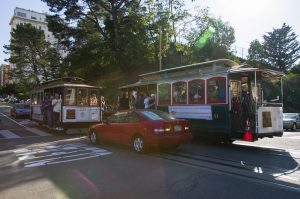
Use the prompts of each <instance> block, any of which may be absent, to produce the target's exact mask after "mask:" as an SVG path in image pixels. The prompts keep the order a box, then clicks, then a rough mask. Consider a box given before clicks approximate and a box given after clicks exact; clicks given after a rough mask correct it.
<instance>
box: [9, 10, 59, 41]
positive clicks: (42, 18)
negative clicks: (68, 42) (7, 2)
mask: <svg viewBox="0 0 300 199" xmlns="http://www.w3.org/2000/svg"><path fill="white" fill-rule="evenodd" d="M46 15H47V14H46V13H39V12H35V11H32V10H26V9H23V8H18V7H16V8H15V10H14V15H13V16H12V18H11V20H10V22H9V25H10V27H11V31H12V29H14V28H16V27H17V25H18V24H24V23H30V24H31V25H32V26H34V27H36V28H38V29H42V30H43V31H44V33H45V39H46V41H49V42H50V43H51V44H53V45H55V44H56V41H57V40H56V39H55V37H54V36H53V34H52V32H50V31H49V30H48V23H47V21H46Z"/></svg>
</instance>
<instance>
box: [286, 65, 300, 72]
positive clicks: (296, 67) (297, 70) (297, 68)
mask: <svg viewBox="0 0 300 199" xmlns="http://www.w3.org/2000/svg"><path fill="white" fill-rule="evenodd" d="M289 72H290V73H294V74H300V64H298V65H296V66H293V68H291V70H290V71H289Z"/></svg>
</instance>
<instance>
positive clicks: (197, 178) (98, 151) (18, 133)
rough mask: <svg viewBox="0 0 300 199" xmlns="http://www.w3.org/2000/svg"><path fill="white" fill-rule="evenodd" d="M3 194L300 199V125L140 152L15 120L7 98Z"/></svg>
mask: <svg viewBox="0 0 300 199" xmlns="http://www.w3.org/2000/svg"><path fill="white" fill-rule="evenodd" d="M0 120H1V122H0V179H1V181H0V198H1V199H6V198H7V199H11V198H24V199H26V198H30V199H33V198H72V199H73V198H300V173H299V161H300V145H299V144H300V131H297V132H285V134H284V136H283V137H281V138H272V139H271V138H265V139H262V140H259V141H257V142H254V143H247V142H237V141H236V142H234V144H233V145H231V146H228V145H216V144H206V143H203V142H199V143H190V144H183V145H181V146H180V147H179V148H178V150H165V151H158V150H152V151H151V152H150V153H147V154H137V153H135V152H133V151H132V150H131V148H129V147H123V146H119V145H111V144H101V145H97V146H94V145H91V144H90V142H89V140H88V139H87V138H86V137H85V136H84V135H61V134H58V133H53V132H49V131H47V130H46V129H43V128H41V127H39V126H38V125H37V124H35V123H32V122H31V121H30V120H28V119H26V118H24V119H17V120H15V119H12V118H11V117H10V116H9V107H8V106H7V104H0Z"/></svg>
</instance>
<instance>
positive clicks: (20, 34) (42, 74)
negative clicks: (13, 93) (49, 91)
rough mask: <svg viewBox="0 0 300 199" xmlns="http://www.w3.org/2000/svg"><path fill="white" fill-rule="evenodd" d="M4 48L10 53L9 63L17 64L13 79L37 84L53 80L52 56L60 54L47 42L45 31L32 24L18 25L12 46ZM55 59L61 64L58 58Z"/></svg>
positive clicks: (13, 34) (12, 37) (12, 39)
mask: <svg viewBox="0 0 300 199" xmlns="http://www.w3.org/2000/svg"><path fill="white" fill-rule="evenodd" d="M4 47H5V49H6V50H7V53H9V52H10V58H9V62H10V63H12V64H15V68H14V69H13V70H12V72H11V75H12V78H13V79H15V80H17V81H18V82H22V81H30V82H32V83H36V84H39V83H40V82H41V81H47V80H49V79H51V76H52V72H53V71H51V70H49V68H51V66H52V63H53V61H51V59H53V57H52V56H51V55H53V54H54V52H55V53H56V54H58V52H56V49H54V48H53V47H51V45H50V43H48V42H46V41H45V34H44V31H43V30H40V29H37V28H35V27H33V26H32V25H31V24H20V25H17V27H16V28H15V29H13V30H12V32H11V41H10V44H9V45H6V46H4ZM54 59H55V61H56V62H59V58H58V57H55V58H54Z"/></svg>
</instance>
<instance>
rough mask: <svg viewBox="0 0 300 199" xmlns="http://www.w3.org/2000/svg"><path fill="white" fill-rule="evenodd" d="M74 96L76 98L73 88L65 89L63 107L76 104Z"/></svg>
mask: <svg viewBox="0 0 300 199" xmlns="http://www.w3.org/2000/svg"><path fill="white" fill-rule="evenodd" d="M75 96H76V89H75V88H66V92H65V96H64V105H67V106H74V105H75V104H76V103H75V102H76V101H75Z"/></svg>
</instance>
